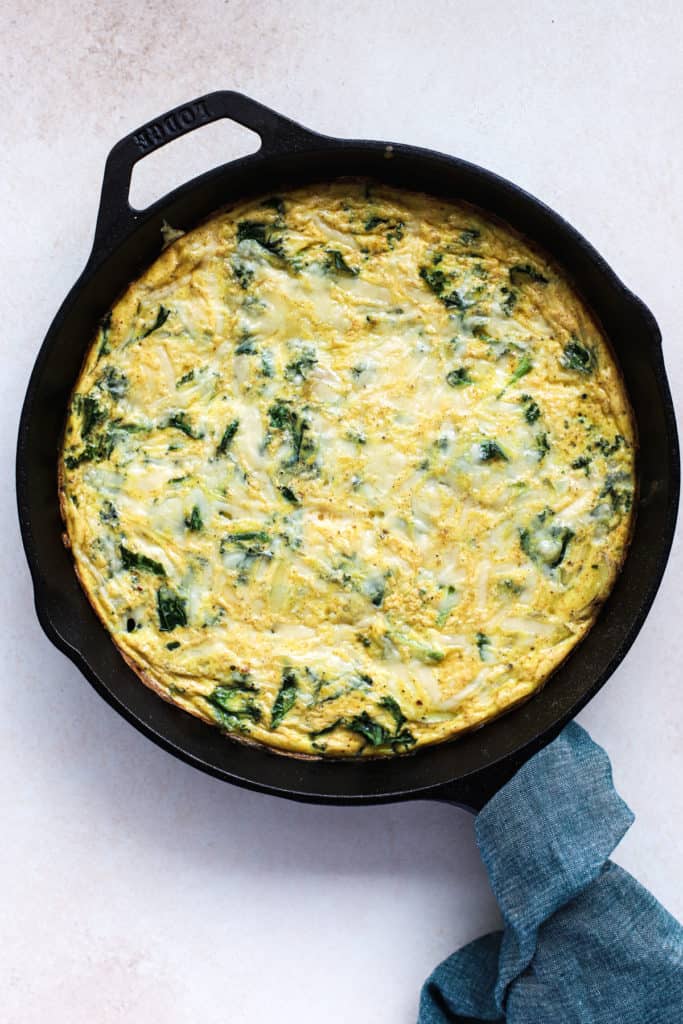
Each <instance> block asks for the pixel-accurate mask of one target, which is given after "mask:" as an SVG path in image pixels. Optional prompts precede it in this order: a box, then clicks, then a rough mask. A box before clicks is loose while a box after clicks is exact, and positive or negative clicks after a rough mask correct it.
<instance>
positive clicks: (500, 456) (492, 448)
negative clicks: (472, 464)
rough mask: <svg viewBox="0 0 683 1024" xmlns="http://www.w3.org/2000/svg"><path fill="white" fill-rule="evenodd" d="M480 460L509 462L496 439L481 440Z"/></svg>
mask: <svg viewBox="0 0 683 1024" xmlns="http://www.w3.org/2000/svg"><path fill="white" fill-rule="evenodd" d="M479 461H480V462H509V461H510V459H509V457H508V456H507V455H506V453H505V451H504V450H503V449H502V448H501V446H500V445H499V444H498V442H497V441H482V442H481V444H480V445H479Z"/></svg>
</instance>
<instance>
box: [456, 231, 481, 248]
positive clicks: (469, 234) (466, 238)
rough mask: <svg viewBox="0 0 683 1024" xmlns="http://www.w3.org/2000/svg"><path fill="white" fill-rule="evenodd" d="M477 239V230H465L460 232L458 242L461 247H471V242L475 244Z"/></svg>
mask: <svg viewBox="0 0 683 1024" xmlns="http://www.w3.org/2000/svg"><path fill="white" fill-rule="evenodd" d="M479 238H481V231H480V230H479V228H465V230H464V231H461V232H460V241H461V242H462V244H463V245H472V242H476V241H477V240H478V239H479Z"/></svg>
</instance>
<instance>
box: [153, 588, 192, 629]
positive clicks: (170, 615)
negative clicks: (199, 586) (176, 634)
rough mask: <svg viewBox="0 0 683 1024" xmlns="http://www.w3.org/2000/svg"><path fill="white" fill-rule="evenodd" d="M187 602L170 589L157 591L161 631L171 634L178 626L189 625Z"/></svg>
mask: <svg viewBox="0 0 683 1024" xmlns="http://www.w3.org/2000/svg"><path fill="white" fill-rule="evenodd" d="M186 608H187V601H186V600H185V598H184V597H181V596H180V594H178V593H176V591H175V590H171V588H170V587H159V589H158V590H157V612H158V613H159V629H160V630H161V632H162V633H171V632H173V630H174V629H175V628H176V626H186V625H187V611H186Z"/></svg>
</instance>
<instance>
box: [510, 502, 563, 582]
mask: <svg viewBox="0 0 683 1024" xmlns="http://www.w3.org/2000/svg"><path fill="white" fill-rule="evenodd" d="M553 516H554V513H553V511H552V509H547V510H545V511H543V512H540V513H539V515H537V516H536V517H535V519H534V521H533V523H532V524H531V526H529V527H526V528H524V529H522V530H520V531H519V544H520V547H521V549H522V551H523V552H524V554H525V555H526V556H527V557H528V558H530V559H531V561H532V562H535V563H536V564H537V565H540V566H545V567H547V568H549V569H556V568H557V566H558V565H560V563H561V562H562V561H563V559H564V557H565V555H566V553H567V548H568V546H569V543H570V541H571V540H572V538H573V536H574V531H573V530H571V529H570V528H569V527H568V526H560V525H559V524H556V523H553V522H552V521H551V522H550V524H548V520H549V519H551V520H552V517H553Z"/></svg>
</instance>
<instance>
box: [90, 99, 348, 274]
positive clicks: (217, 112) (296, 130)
mask: <svg viewBox="0 0 683 1024" xmlns="http://www.w3.org/2000/svg"><path fill="white" fill-rule="evenodd" d="M224 117H227V118H230V119H231V120H232V121H236V122H237V123H238V124H241V125H242V126H243V127H244V128H249V129H250V130H251V131H253V132H256V134H257V135H259V136H260V138H261V147H260V149H259V152H260V153H264V154H266V155H268V154H271V153H272V154H275V153H284V152H291V151H293V150H297V149H301V148H305V147H310V145H311V143H312V142H314V143H315V144H316V145H318V146H320V145H324V144H325V143H326V142H327V141H328V140H327V139H326V137H325V136H324V135H318V134H317V133H316V132H312V131H309V130H308V129H307V128H303V127H302V126H301V125H299V124H297V123H296V121H290V119H289V118H288V117H284V116H283V115H282V114H278V113H276V112H275V111H274V110H271V109H270V108H269V107H264V106H263V105H262V104H261V103H257V101H256V100H252V99H250V98H249V97H248V96H244V95H242V93H239V92H232V91H221V92H211V93H208V94H207V95H206V96H200V97H199V98H198V99H196V100H191V101H190V102H189V103H183V104H182V106H179V107H174V109H173V110H169V111H167V112H166V113H165V114H162V115H161V117H157V118H155V119H154V120H153V121H148V123H147V124H144V125H142V127H140V128H137V129H136V130H135V131H133V132H131V133H130V135H126V136H125V137H124V138H123V139H121V141H120V142H117V143H116V145H115V146H114V148H113V149H112V151H111V152H110V154H109V156H108V157H107V162H106V164H105V168H104V178H103V181H102V192H101V195H100V206H99V210H98V213H97V224H96V227H95V240H94V242H93V252H92V255H93V256H95V255H97V254H98V253H99V252H100V251H102V250H107V249H110V248H111V247H112V246H113V245H115V244H116V242H117V241H118V240H119V239H120V238H121V237H122V236H123V235H124V234H125V233H126V232H127V231H128V230H129V229H130V228H131V227H132V226H133V225H134V224H135V222H136V221H137V220H138V218H139V217H140V216H141V211H139V210H134V209H133V207H131V205H130V203H129V201H128V196H129V192H130V179H131V174H132V172H133V167H134V166H135V164H136V163H137V162H138V160H142V159H143V158H144V157H145V156H147V154H148V153H152V152H154V151H155V150H157V149H159V148H160V147H161V146H165V145H166V143H167V142H172V141H173V140H174V139H179V138H180V137H181V136H182V135H186V134H187V133H188V132H192V131H194V130H195V128H201V127H202V126H203V125H205V124H211V122H212V121H218V120H220V119H221V118H224Z"/></svg>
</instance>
